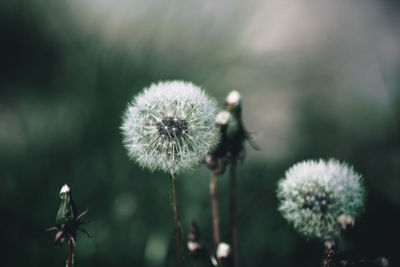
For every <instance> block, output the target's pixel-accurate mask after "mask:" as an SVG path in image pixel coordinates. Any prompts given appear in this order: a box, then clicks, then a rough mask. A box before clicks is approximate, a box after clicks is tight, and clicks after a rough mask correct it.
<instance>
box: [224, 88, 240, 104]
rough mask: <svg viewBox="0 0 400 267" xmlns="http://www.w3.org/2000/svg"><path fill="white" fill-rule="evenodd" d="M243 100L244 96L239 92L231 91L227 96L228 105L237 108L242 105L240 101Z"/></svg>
mask: <svg viewBox="0 0 400 267" xmlns="http://www.w3.org/2000/svg"><path fill="white" fill-rule="evenodd" d="M241 100H242V96H241V95H240V93H239V92H238V91H231V92H230V93H229V94H228V95H227V96H226V104H227V105H228V106H237V105H238V104H240V101H241Z"/></svg>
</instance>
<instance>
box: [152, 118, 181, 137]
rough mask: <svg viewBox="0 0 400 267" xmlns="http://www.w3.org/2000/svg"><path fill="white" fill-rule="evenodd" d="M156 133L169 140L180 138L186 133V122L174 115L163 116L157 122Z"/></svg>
mask: <svg viewBox="0 0 400 267" xmlns="http://www.w3.org/2000/svg"><path fill="white" fill-rule="evenodd" d="M157 129H158V133H159V134H160V135H162V136H165V137H167V138H168V140H169V141H172V140H173V139H176V138H180V137H182V136H183V135H185V134H186V133H187V130H188V123H187V122H186V121H185V120H182V119H179V118H176V117H170V116H168V117H164V118H163V119H162V120H161V121H160V122H158V123H157Z"/></svg>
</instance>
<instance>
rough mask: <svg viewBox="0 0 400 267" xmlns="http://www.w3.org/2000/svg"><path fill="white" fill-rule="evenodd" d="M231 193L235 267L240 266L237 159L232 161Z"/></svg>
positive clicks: (230, 216) (230, 205) (230, 213)
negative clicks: (237, 225) (237, 222)
mask: <svg viewBox="0 0 400 267" xmlns="http://www.w3.org/2000/svg"><path fill="white" fill-rule="evenodd" d="M229 187H230V188H229V189H230V190H229V191H230V192H229V211H230V212H229V220H230V235H231V244H232V250H233V267H237V266H238V242H237V228H236V159H233V160H232V164H231V168H230V186H229Z"/></svg>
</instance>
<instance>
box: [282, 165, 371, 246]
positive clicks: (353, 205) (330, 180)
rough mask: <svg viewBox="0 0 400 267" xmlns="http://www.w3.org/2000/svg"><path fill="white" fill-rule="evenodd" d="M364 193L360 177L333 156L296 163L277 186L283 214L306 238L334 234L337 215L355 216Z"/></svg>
mask: <svg viewBox="0 0 400 267" xmlns="http://www.w3.org/2000/svg"><path fill="white" fill-rule="evenodd" d="M364 195H365V190H364V186H363V183H362V178H361V176H360V175H359V174H358V173H356V172H355V171H354V170H353V168H352V167H350V166H348V165H347V164H345V163H340V162H339V161H337V160H334V159H331V160H328V161H324V160H319V161H314V160H308V161H303V162H300V163H297V164H295V165H294V166H292V167H291V168H290V169H289V170H287V171H286V173H285V178H284V179H282V180H281V181H280V182H279V186H278V198H279V199H280V206H279V210H280V211H281V212H282V215H283V217H284V218H285V219H286V220H287V221H288V222H289V223H291V224H292V225H293V226H294V228H295V229H296V230H297V231H299V232H300V233H301V234H303V235H305V236H306V237H309V238H313V237H316V238H320V239H331V238H333V237H336V236H337V235H338V234H339V232H340V231H339V227H338V225H337V219H338V217H339V216H340V215H342V214H347V215H349V216H352V217H353V218H354V217H356V216H357V215H358V214H359V213H360V212H361V211H362V208H363V205H364Z"/></svg>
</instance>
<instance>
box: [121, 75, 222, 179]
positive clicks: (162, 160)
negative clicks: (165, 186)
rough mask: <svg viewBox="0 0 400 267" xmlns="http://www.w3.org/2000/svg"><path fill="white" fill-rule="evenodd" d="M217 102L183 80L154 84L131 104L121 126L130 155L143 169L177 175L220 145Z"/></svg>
mask: <svg viewBox="0 0 400 267" xmlns="http://www.w3.org/2000/svg"><path fill="white" fill-rule="evenodd" d="M216 110H217V106H216V102H215V101H214V100H213V99H212V98H210V97H209V96H207V95H206V94H205V93H204V91H203V90H202V89H201V88H200V87H198V86H196V85H194V84H192V83H190V82H183V81H166V82H159V83H157V84H152V85H151V86H150V87H149V88H146V89H145V90H144V91H143V92H142V93H141V94H139V95H138V96H136V97H135V98H134V99H133V101H132V102H131V103H130V104H129V105H128V108H127V110H126V112H125V114H124V117H123V119H124V121H123V124H122V126H121V129H122V133H123V136H124V141H123V142H124V145H125V147H126V149H127V150H128V154H129V156H130V157H131V158H132V159H134V160H136V162H137V163H139V165H141V166H142V167H145V168H148V169H150V170H163V171H166V172H170V173H178V172H180V171H182V170H185V169H189V168H190V167H191V166H193V165H194V164H196V163H197V162H199V161H200V158H201V156H202V155H205V154H206V153H207V152H208V151H209V150H210V149H211V148H213V147H214V146H215V145H216V143H217V142H218V131H217V129H216V127H215V125H214V119H215V114H216Z"/></svg>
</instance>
